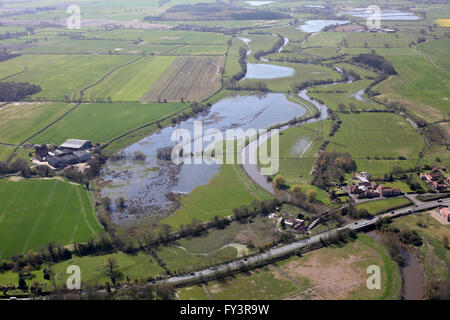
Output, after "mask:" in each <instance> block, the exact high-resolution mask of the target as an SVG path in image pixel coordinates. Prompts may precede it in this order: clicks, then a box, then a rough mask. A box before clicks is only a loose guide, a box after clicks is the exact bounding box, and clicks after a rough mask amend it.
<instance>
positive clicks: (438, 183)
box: [420, 168, 450, 191]
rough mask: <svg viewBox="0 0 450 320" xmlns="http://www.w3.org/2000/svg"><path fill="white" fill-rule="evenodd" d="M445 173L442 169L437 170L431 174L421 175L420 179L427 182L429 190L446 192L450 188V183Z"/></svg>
mask: <svg viewBox="0 0 450 320" xmlns="http://www.w3.org/2000/svg"><path fill="white" fill-rule="evenodd" d="M443 171H444V170H442V169H437V168H435V169H433V171H432V172H430V173H425V174H421V175H420V179H422V180H424V181H425V183H426V185H427V187H428V188H429V189H432V190H436V191H442V190H445V189H447V188H448V187H449V186H450V181H449V180H448V179H445V176H444V175H443V173H442V172H443Z"/></svg>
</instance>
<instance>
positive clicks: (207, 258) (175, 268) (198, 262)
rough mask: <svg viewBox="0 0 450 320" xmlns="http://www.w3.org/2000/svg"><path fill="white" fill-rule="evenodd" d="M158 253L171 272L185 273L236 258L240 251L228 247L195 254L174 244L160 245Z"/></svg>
mask: <svg viewBox="0 0 450 320" xmlns="http://www.w3.org/2000/svg"><path fill="white" fill-rule="evenodd" d="M156 253H157V255H158V257H159V258H160V259H162V261H163V262H164V264H165V265H166V266H167V269H169V270H170V271H171V272H179V273H185V272H191V271H195V270H201V269H204V268H207V267H209V266H211V265H215V264H220V263H224V262H226V261H230V260H232V259H234V258H236V256H237V253H238V251H237V249H236V248H233V247H228V248H223V249H220V250H217V251H214V252H212V253H210V254H195V253H190V252H187V251H185V250H183V249H181V248H177V247H174V246H165V247H159V248H158V249H157V251H156Z"/></svg>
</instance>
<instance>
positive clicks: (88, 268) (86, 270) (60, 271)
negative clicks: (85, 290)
mask: <svg viewBox="0 0 450 320" xmlns="http://www.w3.org/2000/svg"><path fill="white" fill-rule="evenodd" d="M108 259H114V260H116V262H117V265H118V270H119V272H120V273H121V275H122V277H121V279H120V280H119V281H120V282H122V283H124V282H126V278H127V277H128V278H129V279H130V281H135V280H147V279H148V278H150V277H156V276H157V275H160V274H163V273H164V269H162V268H161V267H160V266H159V265H158V263H157V262H156V260H155V259H154V258H153V257H152V256H151V255H149V254H144V253H138V254H136V255H128V254H125V253H123V252H118V253H113V254H107V255H103V256H87V257H81V258H80V257H76V256H74V257H73V258H72V259H71V260H69V261H64V262H61V263H57V264H55V265H53V266H52V271H53V272H54V277H55V282H56V284H57V285H64V284H65V283H66V281H67V277H68V275H67V273H66V270H67V267H69V266H71V265H77V266H79V267H80V270H81V282H82V285H104V284H105V283H106V282H110V283H111V279H109V278H108V276H107V275H106V274H105V272H104V270H103V267H104V265H105V264H106V262H107V260H108Z"/></svg>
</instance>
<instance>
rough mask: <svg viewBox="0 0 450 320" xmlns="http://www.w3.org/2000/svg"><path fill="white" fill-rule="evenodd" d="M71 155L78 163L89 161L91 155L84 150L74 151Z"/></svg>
mask: <svg viewBox="0 0 450 320" xmlns="http://www.w3.org/2000/svg"><path fill="white" fill-rule="evenodd" d="M73 155H74V156H75V157H77V160H78V163H81V162H86V161H89V160H90V159H91V158H92V156H91V154H90V153H89V152H87V151H85V150H81V151H75V152H74V153H73Z"/></svg>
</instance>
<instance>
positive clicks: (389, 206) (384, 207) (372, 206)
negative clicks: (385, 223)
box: [355, 197, 412, 215]
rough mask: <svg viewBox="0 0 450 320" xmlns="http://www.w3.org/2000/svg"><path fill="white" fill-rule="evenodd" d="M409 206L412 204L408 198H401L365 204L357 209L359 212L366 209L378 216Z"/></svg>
mask: <svg viewBox="0 0 450 320" xmlns="http://www.w3.org/2000/svg"><path fill="white" fill-rule="evenodd" d="M408 205H412V202H411V201H409V200H408V199H407V198H404V197H400V198H392V199H382V200H375V201H369V202H364V203H361V204H358V205H356V206H355V208H356V209H358V210H361V209H365V210H367V211H368V212H369V213H370V214H372V215H378V214H381V213H385V212H388V211H391V210H394V209H398V208H400V207H406V206H408Z"/></svg>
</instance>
